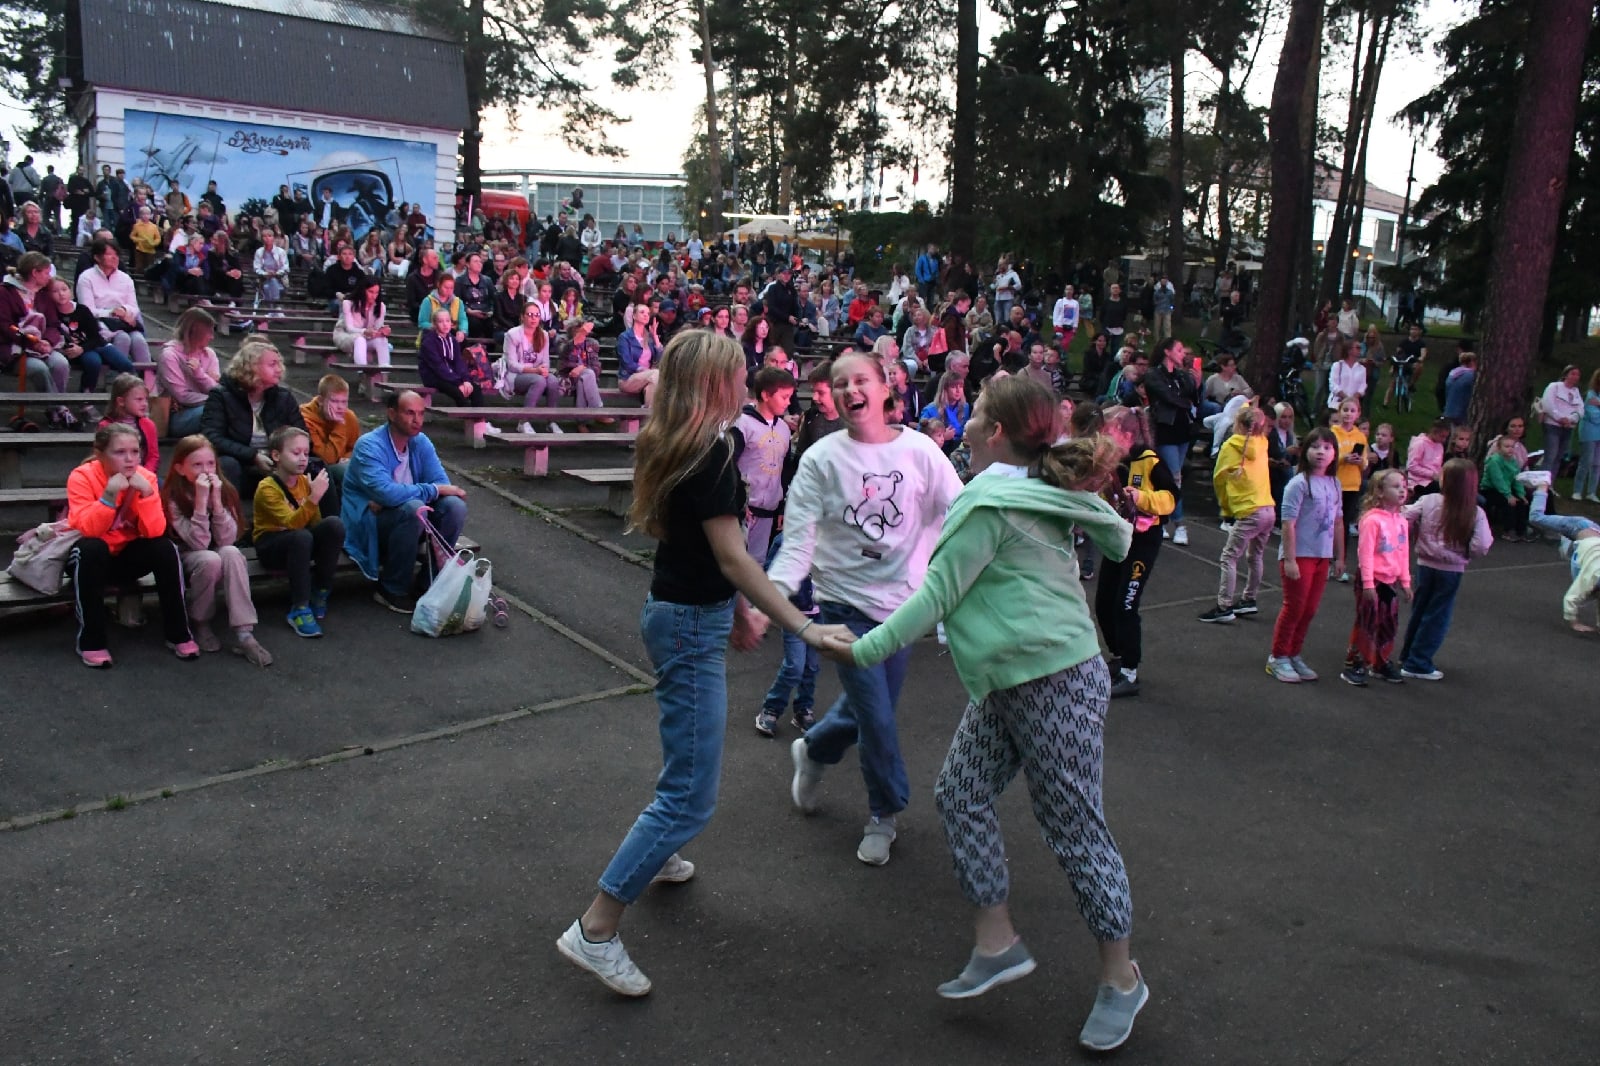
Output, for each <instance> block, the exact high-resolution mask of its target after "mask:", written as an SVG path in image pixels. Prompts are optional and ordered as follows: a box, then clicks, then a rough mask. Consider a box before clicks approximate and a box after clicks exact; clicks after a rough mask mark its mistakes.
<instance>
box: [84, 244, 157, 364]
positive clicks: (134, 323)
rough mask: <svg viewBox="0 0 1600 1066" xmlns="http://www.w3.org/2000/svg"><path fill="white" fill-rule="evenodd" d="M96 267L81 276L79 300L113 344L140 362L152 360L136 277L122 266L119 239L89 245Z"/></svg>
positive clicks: (135, 361)
mask: <svg viewBox="0 0 1600 1066" xmlns="http://www.w3.org/2000/svg"><path fill="white" fill-rule="evenodd" d="M89 253H90V255H91V256H93V258H94V267H93V269H91V270H86V271H83V272H82V273H80V274H79V275H78V284H77V289H78V302H79V303H81V304H85V305H87V306H88V308H89V310H90V311H92V312H94V316H95V317H96V318H98V319H99V320H100V324H101V325H102V326H105V327H106V329H107V330H109V331H110V332H111V343H112V344H115V345H116V346H117V349H118V350H119V351H121V352H122V353H123V354H124V355H126V356H128V357H129V358H130V359H132V360H133V361H134V363H135V364H138V363H148V362H149V361H150V346H149V344H147V343H146V342H145V337H144V316H143V315H141V314H140V313H139V297H138V295H137V294H136V293H135V292H134V291H133V279H132V278H130V277H129V276H128V275H127V274H125V273H124V272H123V271H122V270H120V269H118V263H119V262H120V261H121V256H120V254H119V253H118V251H117V245H116V242H115V241H113V240H111V238H109V237H102V238H97V239H96V240H95V242H94V243H93V244H92V245H90V246H89Z"/></svg>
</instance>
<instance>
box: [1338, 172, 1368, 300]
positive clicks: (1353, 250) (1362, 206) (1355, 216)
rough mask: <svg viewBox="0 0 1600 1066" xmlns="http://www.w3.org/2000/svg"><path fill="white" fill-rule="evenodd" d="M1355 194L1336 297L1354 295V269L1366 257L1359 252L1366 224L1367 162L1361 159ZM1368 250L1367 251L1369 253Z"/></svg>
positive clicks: (1356, 177) (1356, 175) (1356, 176)
mask: <svg viewBox="0 0 1600 1066" xmlns="http://www.w3.org/2000/svg"><path fill="white" fill-rule="evenodd" d="M1355 182H1356V192H1355V210H1354V212H1353V213H1352V214H1351V215H1350V243H1349V245H1348V246H1347V250H1348V252H1349V254H1348V255H1346V256H1345V257H1344V260H1343V261H1342V264H1341V265H1342V266H1343V267H1344V273H1343V274H1342V275H1341V281H1340V285H1339V292H1338V293H1337V294H1336V295H1338V296H1343V295H1345V294H1346V293H1350V294H1354V292H1355V291H1356V268H1357V267H1359V266H1360V265H1361V264H1362V263H1363V262H1364V261H1365V260H1366V255H1365V253H1363V252H1362V251H1361V227H1362V226H1363V225H1364V224H1365V223H1366V217H1367V161H1366V159H1365V158H1364V157H1363V158H1362V159H1361V160H1360V162H1359V163H1358V164H1357V166H1356V173H1355ZM1371 250H1372V249H1371V248H1368V249H1367V251H1369V252H1370V251H1371Z"/></svg>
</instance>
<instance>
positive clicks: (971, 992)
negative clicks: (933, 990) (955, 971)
mask: <svg viewBox="0 0 1600 1066" xmlns="http://www.w3.org/2000/svg"><path fill="white" fill-rule="evenodd" d="M1036 965H1037V964H1036V963H1035V962H1034V961H1033V956H1032V955H1030V954H1028V948H1027V946H1026V945H1024V944H1023V943H1022V941H1021V939H1018V940H1016V941H1015V942H1014V943H1012V945H1011V946H1010V947H1008V948H1006V949H1005V950H1004V951H1002V952H1001V953H1000V954H998V955H984V954H982V953H980V952H979V951H978V949H977V948H973V949H972V958H970V959H968V960H967V968H966V969H965V970H962V971H961V974H960V976H958V977H957V978H956V979H955V980H954V981H946V982H945V983H944V984H942V985H940V986H939V994H940V995H941V996H943V997H944V998H945V999H971V998H972V997H973V996H981V995H983V994H984V993H985V992H987V991H989V989H991V988H994V987H996V986H998V985H1003V984H1007V983H1009V982H1011V981H1015V980H1017V979H1018V978H1021V977H1026V976H1028V975H1029V974H1030V973H1032V972H1033V971H1034V967H1035V966H1036Z"/></svg>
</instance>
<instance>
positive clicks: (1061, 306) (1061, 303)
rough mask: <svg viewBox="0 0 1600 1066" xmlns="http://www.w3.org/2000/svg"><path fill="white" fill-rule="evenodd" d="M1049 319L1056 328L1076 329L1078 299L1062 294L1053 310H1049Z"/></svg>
mask: <svg viewBox="0 0 1600 1066" xmlns="http://www.w3.org/2000/svg"><path fill="white" fill-rule="evenodd" d="M1050 321H1051V322H1053V323H1054V324H1055V327H1056V329H1058V330H1062V329H1077V328H1078V301H1077V300H1074V299H1073V298H1072V297H1070V296H1063V297H1062V298H1061V299H1059V300H1057V301H1056V307H1055V310H1054V311H1051V312H1050Z"/></svg>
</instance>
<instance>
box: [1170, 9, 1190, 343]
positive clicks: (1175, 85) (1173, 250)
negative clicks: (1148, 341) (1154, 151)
mask: <svg viewBox="0 0 1600 1066" xmlns="http://www.w3.org/2000/svg"><path fill="white" fill-rule="evenodd" d="M1168 32H1169V33H1171V34H1172V56H1171V58H1170V59H1169V61H1168V64H1167V76H1168V78H1170V79H1171V81H1172V132H1171V135H1170V137H1169V138H1168V142H1167V182H1168V184H1169V186H1170V188H1169V189H1168V190H1167V277H1169V278H1171V279H1172V284H1173V285H1174V286H1176V287H1177V289H1178V292H1179V293H1180V294H1181V293H1182V292H1183V291H1184V285H1183V59H1184V50H1185V48H1186V47H1187V45H1188V35H1187V34H1186V33H1184V32H1183V25H1182V22H1181V20H1180V21H1179V22H1178V23H1177V24H1176V25H1174V26H1172V27H1169V28H1168ZM1182 317H1183V298H1182V296H1181V295H1180V296H1179V297H1178V299H1176V300H1174V301H1173V302H1172V321H1173V324H1174V325H1176V324H1177V323H1178V321H1179V320H1180V319H1181V318H1182Z"/></svg>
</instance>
